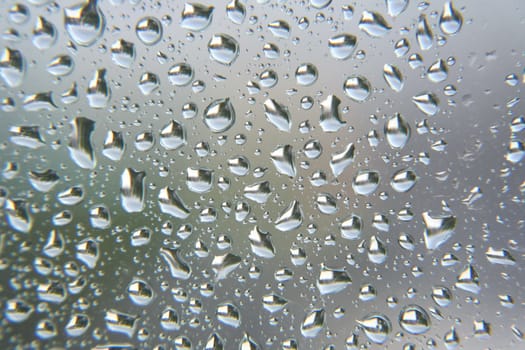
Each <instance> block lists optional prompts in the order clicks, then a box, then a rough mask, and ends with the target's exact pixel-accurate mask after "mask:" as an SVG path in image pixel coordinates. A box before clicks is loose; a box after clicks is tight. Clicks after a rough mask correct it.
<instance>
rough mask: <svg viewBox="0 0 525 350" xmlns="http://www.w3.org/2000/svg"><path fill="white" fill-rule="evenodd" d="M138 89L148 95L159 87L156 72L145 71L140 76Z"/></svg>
mask: <svg viewBox="0 0 525 350" xmlns="http://www.w3.org/2000/svg"><path fill="white" fill-rule="evenodd" d="M138 86H139V89H140V92H142V94H143V95H145V96H148V95H150V94H151V93H152V92H153V91H155V90H156V89H158V88H159V86H160V80H159V77H158V76H157V75H156V74H153V73H150V72H146V73H144V74H142V75H141V76H140V79H139V85H138Z"/></svg>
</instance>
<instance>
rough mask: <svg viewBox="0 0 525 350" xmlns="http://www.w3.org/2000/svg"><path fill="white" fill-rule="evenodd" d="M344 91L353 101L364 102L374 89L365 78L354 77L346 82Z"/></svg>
mask: <svg viewBox="0 0 525 350" xmlns="http://www.w3.org/2000/svg"><path fill="white" fill-rule="evenodd" d="M343 89H344V92H345V94H346V95H347V96H348V97H350V98H351V99H352V100H354V101H357V102H363V101H364V100H366V99H367V98H368V96H370V90H371V89H372V87H371V86H370V83H369V82H368V79H366V78H365V77H363V76H353V77H350V78H348V79H346V80H345V83H344V86H343Z"/></svg>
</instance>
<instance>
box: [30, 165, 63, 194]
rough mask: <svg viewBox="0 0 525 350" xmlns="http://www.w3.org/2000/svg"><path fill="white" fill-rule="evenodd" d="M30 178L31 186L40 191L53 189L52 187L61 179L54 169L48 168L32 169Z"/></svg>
mask: <svg viewBox="0 0 525 350" xmlns="http://www.w3.org/2000/svg"><path fill="white" fill-rule="evenodd" d="M28 178H29V182H30V183H31V186H33V188H34V189H35V190H37V191H40V192H49V191H51V189H53V187H55V186H56V184H58V181H59V180H60V177H59V176H58V175H57V173H56V171H54V170H53V169H46V170H44V171H37V170H34V171H30V172H29V175H28Z"/></svg>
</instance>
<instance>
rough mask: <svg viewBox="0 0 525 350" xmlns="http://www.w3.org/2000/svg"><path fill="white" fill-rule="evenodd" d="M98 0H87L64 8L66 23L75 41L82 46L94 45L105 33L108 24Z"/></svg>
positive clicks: (68, 31)
mask: <svg viewBox="0 0 525 350" xmlns="http://www.w3.org/2000/svg"><path fill="white" fill-rule="evenodd" d="M97 3H98V0H86V1H85V2H83V3H80V4H78V5H75V6H72V7H66V8H64V25H65V28H66V32H67V33H68V35H69V37H70V38H71V40H73V42H74V43H75V44H77V45H80V46H91V45H93V44H94V43H95V42H96V41H97V40H98V39H99V38H100V37H101V36H102V34H103V32H104V28H105V26H106V23H105V20H104V15H103V14H102V11H100V8H99V7H98V4H97Z"/></svg>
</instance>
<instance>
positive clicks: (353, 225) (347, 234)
mask: <svg viewBox="0 0 525 350" xmlns="http://www.w3.org/2000/svg"><path fill="white" fill-rule="evenodd" d="M362 227H363V222H362V220H361V218H360V217H359V216H357V215H354V214H352V215H350V216H349V217H347V218H346V219H344V220H343V222H341V224H340V227H339V230H340V232H341V236H342V237H343V238H345V239H358V238H359V237H360V236H361V228H362Z"/></svg>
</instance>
